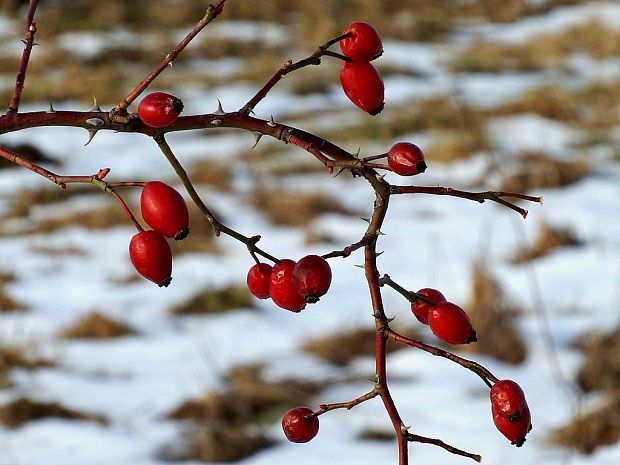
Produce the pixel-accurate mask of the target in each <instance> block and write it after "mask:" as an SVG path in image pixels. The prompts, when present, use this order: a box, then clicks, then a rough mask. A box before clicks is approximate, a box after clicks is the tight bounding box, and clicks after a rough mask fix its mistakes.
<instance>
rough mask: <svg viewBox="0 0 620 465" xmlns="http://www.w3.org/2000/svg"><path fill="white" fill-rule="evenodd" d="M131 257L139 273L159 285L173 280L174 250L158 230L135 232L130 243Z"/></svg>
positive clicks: (165, 284) (166, 284) (164, 285)
mask: <svg viewBox="0 0 620 465" xmlns="http://www.w3.org/2000/svg"><path fill="white" fill-rule="evenodd" d="M129 258H130V259H131V263H133V266H134V268H135V269H136V271H137V272H138V273H140V274H141V275H142V276H144V277H145V278H146V279H149V280H151V281H153V282H154V283H157V285H158V286H159V287H162V286H163V287H167V286H168V284H170V281H172V277H171V276H170V275H171V274H172V251H171V250H170V246H169V245H168V242H167V241H166V238H165V237H164V236H162V235H161V234H160V233H158V232H157V231H140V232H139V233H137V234H135V235H134V236H133V237H132V238H131V242H130V243H129Z"/></svg>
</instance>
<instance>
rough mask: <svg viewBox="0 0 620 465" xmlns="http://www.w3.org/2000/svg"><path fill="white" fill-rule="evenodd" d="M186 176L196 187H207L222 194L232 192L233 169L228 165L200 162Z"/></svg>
mask: <svg viewBox="0 0 620 465" xmlns="http://www.w3.org/2000/svg"><path fill="white" fill-rule="evenodd" d="M188 174H189V177H190V179H191V180H192V183H193V184H194V185H196V186H209V187H212V188H213V189H217V190H218V191H222V192H230V191H231V190H232V181H233V168H232V167H231V166H230V165H224V164H222V163H217V162H213V161H200V162H197V163H194V164H193V165H192V166H191V167H190V168H189V169H188Z"/></svg>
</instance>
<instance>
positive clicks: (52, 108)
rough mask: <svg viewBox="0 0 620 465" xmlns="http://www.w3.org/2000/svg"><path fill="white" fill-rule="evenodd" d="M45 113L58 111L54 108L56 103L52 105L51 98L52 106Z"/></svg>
mask: <svg viewBox="0 0 620 465" xmlns="http://www.w3.org/2000/svg"><path fill="white" fill-rule="evenodd" d="M45 113H56V110H54V105H52V101H51V100H50V106H49V108H48V109H47V110H45Z"/></svg>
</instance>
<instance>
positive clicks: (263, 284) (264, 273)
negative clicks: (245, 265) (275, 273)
mask: <svg viewBox="0 0 620 465" xmlns="http://www.w3.org/2000/svg"><path fill="white" fill-rule="evenodd" d="M272 270H273V267H272V266H271V265H270V264H268V263H257V264H256V265H254V266H253V267H252V268H250V271H248V276H247V280H246V281H247V284H248V289H249V290H250V292H251V293H252V295H254V297H258V298H259V299H268V298H269V281H270V279H271V271H272Z"/></svg>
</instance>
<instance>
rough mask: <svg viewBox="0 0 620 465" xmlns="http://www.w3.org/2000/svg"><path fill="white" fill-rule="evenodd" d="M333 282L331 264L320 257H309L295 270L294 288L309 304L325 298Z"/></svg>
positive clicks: (298, 263)
mask: <svg viewBox="0 0 620 465" xmlns="http://www.w3.org/2000/svg"><path fill="white" fill-rule="evenodd" d="M331 282H332V270H331V268H330V266H329V263H327V260H325V259H324V258H323V257H320V256H319V255H307V256H305V257H304V258H302V259H301V260H299V261H298V262H297V263H296V264H295V267H294V268H293V287H294V288H295V290H296V291H297V292H298V293H299V294H301V296H302V297H303V298H304V299H305V300H306V302H307V303H309V304H310V303H315V302H317V301H318V300H319V298H320V297H322V296H324V295H325V294H326V293H327V290H328V289H329V286H330V284H331Z"/></svg>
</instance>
